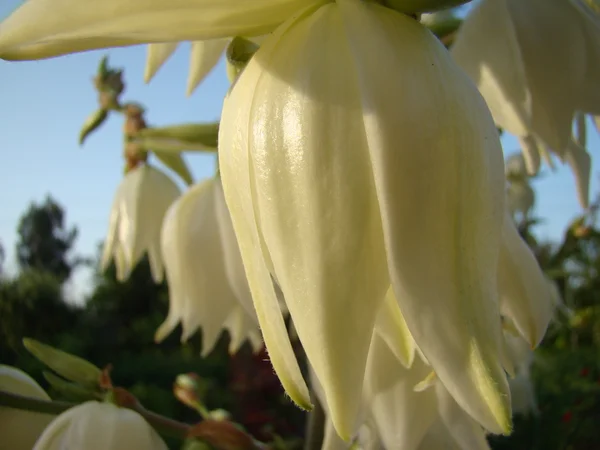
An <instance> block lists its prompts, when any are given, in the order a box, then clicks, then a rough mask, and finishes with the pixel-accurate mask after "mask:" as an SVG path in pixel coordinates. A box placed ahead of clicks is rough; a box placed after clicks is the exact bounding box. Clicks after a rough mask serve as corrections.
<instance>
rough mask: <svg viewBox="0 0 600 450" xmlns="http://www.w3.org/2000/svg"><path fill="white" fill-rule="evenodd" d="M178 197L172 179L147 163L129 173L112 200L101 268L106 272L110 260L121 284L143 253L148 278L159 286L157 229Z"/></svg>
mask: <svg viewBox="0 0 600 450" xmlns="http://www.w3.org/2000/svg"><path fill="white" fill-rule="evenodd" d="M179 194H180V190H179V188H178V187H177V185H176V184H175V182H174V181H173V180H171V179H170V178H169V177H168V176H167V175H165V174H164V173H163V172H161V171H160V170H158V169H156V168H154V167H152V166H150V165H148V164H142V165H140V166H138V167H136V168H134V169H132V170H130V171H129V172H128V173H127V174H126V175H125V177H124V178H123V181H121V184H120V185H119V187H118V188H117V192H116V194H115V198H114V200H113V205H112V208H111V211H110V218H109V225H108V235H107V237H106V241H105V242H104V249H103V251H102V259H101V261H100V267H101V269H102V270H106V269H107V268H108V265H109V264H110V262H111V260H112V259H114V261H115V266H116V269H117V279H118V280H119V281H125V280H126V279H127V278H128V277H129V275H130V274H131V271H132V270H133V268H134V267H135V265H136V264H137V263H138V262H139V260H140V259H141V258H142V256H143V255H144V253H145V252H147V253H148V259H149V261H150V269H151V272H152V278H153V279H154V281H155V282H156V283H160V282H161V281H162V280H163V276H164V269H163V262H162V257H161V254H160V229H161V227H162V221H163V218H164V216H165V213H166V212H167V209H168V208H169V206H171V204H172V203H173V202H174V201H175V200H176V199H177V197H179Z"/></svg>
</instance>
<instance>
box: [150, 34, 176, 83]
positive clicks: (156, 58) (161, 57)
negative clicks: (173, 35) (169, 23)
mask: <svg viewBox="0 0 600 450" xmlns="http://www.w3.org/2000/svg"><path fill="white" fill-rule="evenodd" d="M178 45H179V43H178V42H165V43H160V44H148V46H147V50H146V51H147V55H146V67H145V68H144V81H145V82H146V83H149V82H150V80H152V78H153V77H154V75H156V72H158V69H160V68H161V67H162V65H163V64H164V63H165V62H166V61H167V59H169V57H170V56H171V55H172V54H173V52H174V51H175V50H176V49H177V46H178Z"/></svg>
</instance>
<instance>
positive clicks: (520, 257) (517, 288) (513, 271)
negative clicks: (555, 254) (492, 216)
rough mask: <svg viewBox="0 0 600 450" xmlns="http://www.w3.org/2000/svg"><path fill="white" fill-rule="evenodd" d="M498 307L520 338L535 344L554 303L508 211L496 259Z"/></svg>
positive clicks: (539, 269)
mask: <svg viewBox="0 0 600 450" xmlns="http://www.w3.org/2000/svg"><path fill="white" fill-rule="evenodd" d="M498 290H499V293H500V307H501V310H502V312H503V314H505V315H506V316H508V317H510V318H511V319H512V320H513V321H514V323H515V326H516V328H517V330H518V331H519V333H520V334H521V335H522V336H523V338H524V339H525V340H526V341H527V342H528V343H529V345H530V346H532V347H536V346H537V345H538V344H539V343H540V341H541V340H542V338H543V337H544V334H545V333H546V328H547V327H548V324H549V323H550V320H551V319H552V315H553V312H554V305H553V302H552V293H551V291H550V288H549V285H548V281H547V279H546V277H545V275H544V273H543V272H542V269H541V268H540V266H539V264H538V262H537V260H536V259H535V256H534V254H533V252H532V251H531V249H530V248H529V246H528V245H527V243H526V242H525V241H524V240H523V239H522V238H521V236H520V235H519V232H518V230H517V228H516V226H515V224H514V222H513V220H512V218H511V217H510V215H509V214H508V213H507V214H506V215H505V217H504V222H503V231H502V246H501V249H500V259H499V261H498Z"/></svg>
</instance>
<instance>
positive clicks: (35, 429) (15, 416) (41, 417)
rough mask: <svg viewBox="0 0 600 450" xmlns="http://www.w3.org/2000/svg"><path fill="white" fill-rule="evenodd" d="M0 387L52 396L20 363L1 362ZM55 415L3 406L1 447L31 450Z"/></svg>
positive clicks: (44, 397) (0, 413) (33, 395)
mask: <svg viewBox="0 0 600 450" xmlns="http://www.w3.org/2000/svg"><path fill="white" fill-rule="evenodd" d="M0 391H4V392H8V393H11V394H17V395H23V396H26V397H30V398H35V399H40V400H50V397H48V394H46V392H45V391H44V390H43V389H42V388H41V387H40V385H39V384H37V382H36V381H35V380H34V379H33V378H31V377H30V376H29V375H27V374H26V373H25V372H23V371H21V370H19V369H17V368H16V367H11V366H6V365H4V364H0ZM52 419H54V416H53V415H50V414H42V413H37V412H32V411H24V410H21V409H14V408H8V407H4V406H0V439H1V442H2V443H0V448H6V449H9V448H10V449H11V450H31V448H32V447H33V445H34V444H35V441H36V440H37V438H38V437H39V436H40V435H41V434H42V432H43V431H44V429H45V428H46V427H47V426H48V424H49V423H50V422H51V421H52Z"/></svg>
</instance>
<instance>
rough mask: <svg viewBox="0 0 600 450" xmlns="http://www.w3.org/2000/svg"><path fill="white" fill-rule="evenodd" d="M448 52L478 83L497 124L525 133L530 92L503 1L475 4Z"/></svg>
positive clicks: (512, 27) (511, 22) (528, 115)
mask: <svg viewBox="0 0 600 450" xmlns="http://www.w3.org/2000/svg"><path fill="white" fill-rule="evenodd" d="M451 53H452V56H453V57H454V59H455V60H456V62H457V63H458V64H459V65H460V66H461V68H462V69H463V70H464V71H465V72H467V74H468V75H469V76H470V77H471V78H472V79H473V80H474V81H475V83H476V84H477V87H478V88H479V90H480V92H481V94H482V95H483V97H484V98H485V100H486V102H487V104H488V106H489V108H490V110H491V111H492V115H493V117H494V120H495V121H496V123H497V124H498V126H500V127H502V128H504V129H506V130H507V131H508V132H510V133H513V134H515V135H517V136H525V135H526V134H527V133H528V130H529V128H530V122H531V94H530V92H529V86H528V83H527V77H526V74H525V69H524V65H523V56H522V54H521V50H520V48H519V43H518V41H517V35H516V31H515V27H514V24H513V20H512V17H511V16H510V14H509V10H508V7H507V4H506V1H505V0H492V1H487V0H484V1H481V2H479V3H478V4H476V5H475V6H474V7H473V9H472V10H471V11H470V12H469V15H468V16H467V18H466V20H465V21H464V22H463V24H462V26H461V27H460V29H459V32H458V33H457V35H456V38H455V40H454V43H453V44H452V48H451ZM538 159H539V156H538Z"/></svg>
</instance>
